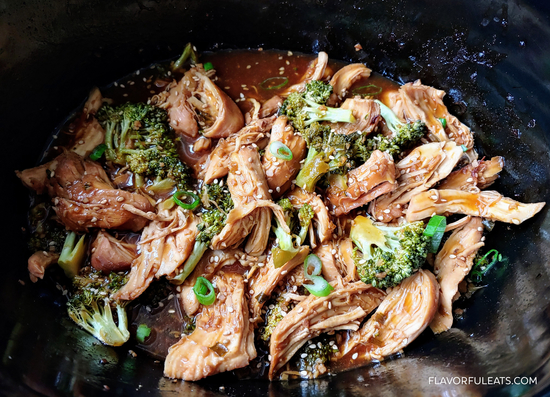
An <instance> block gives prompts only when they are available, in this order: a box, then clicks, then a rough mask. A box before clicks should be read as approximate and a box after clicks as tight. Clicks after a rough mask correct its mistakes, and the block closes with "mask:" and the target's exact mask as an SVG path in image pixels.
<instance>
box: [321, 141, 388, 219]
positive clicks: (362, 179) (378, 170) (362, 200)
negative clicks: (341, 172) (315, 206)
mask: <svg viewBox="0 0 550 397" xmlns="http://www.w3.org/2000/svg"><path fill="white" fill-rule="evenodd" d="M395 176H396V175H395V165H394V163H393V158H392V157H391V156H390V155H389V154H388V153H385V152H381V151H379V150H375V151H374V152H373V153H372V155H371V156H370V158H369V159H368V160H367V162H365V163H363V165H361V166H359V167H357V168H356V169H354V170H351V171H350V172H348V174H347V178H348V179H347V181H346V180H345V178H340V177H338V176H334V177H332V178H331V179H330V182H331V183H330V185H329V187H328V189H327V196H328V200H329V201H330V203H331V204H332V206H333V208H334V214H335V215H336V216H340V215H342V214H347V213H348V212H350V211H351V210H353V209H355V208H358V207H361V206H363V205H365V204H367V203H369V202H371V201H372V200H374V199H375V198H376V197H378V196H380V195H382V194H385V193H389V192H391V191H392V190H393V189H394V188H395V187H396V186H397V185H396V183H395ZM339 181H341V182H342V183H341V184H340V183H338V182H339Z"/></svg>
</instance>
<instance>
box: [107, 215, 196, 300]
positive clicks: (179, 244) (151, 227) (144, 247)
mask: <svg viewBox="0 0 550 397" xmlns="http://www.w3.org/2000/svg"><path fill="white" fill-rule="evenodd" d="M159 218H160V219H159V220H154V221H152V222H151V223H149V224H148V225H147V226H146V227H145V229H143V232H142V234H141V239H140V241H139V243H138V246H139V248H140V254H139V256H138V257H137V258H136V259H134V261H133V262H132V268H131V270H130V275H129V278H128V282H127V283H126V284H125V285H124V286H123V287H122V288H121V289H120V290H118V291H117V292H116V294H115V295H114V298H115V299H122V300H134V299H136V298H137V297H138V296H140V295H141V294H142V293H143V291H145V290H146V289H147V287H148V286H149V284H151V282H152V281H153V277H156V278H160V277H161V276H167V275H176V271H177V269H178V267H179V266H181V265H182V264H183V263H184V262H185V260H186V259H187V258H188V257H189V255H191V251H192V250H193V245H194V243H195V237H196V235H197V233H198V230H197V221H198V220H197V218H196V217H195V216H194V215H193V213H192V212H188V211H185V210H183V209H182V208H181V207H179V206H177V205H175V206H173V207H172V209H170V210H162V211H161V212H160V213H159Z"/></svg>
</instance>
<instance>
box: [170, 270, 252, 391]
mask: <svg viewBox="0 0 550 397" xmlns="http://www.w3.org/2000/svg"><path fill="white" fill-rule="evenodd" d="M212 284H213V285H215V289H216V292H217V294H216V301H215V302H214V303H213V304H212V305H210V306H203V307H202V310H201V312H200V314H199V315H197V317H196V319H195V320H196V328H195V330H194V331H193V333H192V334H191V335H183V336H182V338H181V340H180V341H179V342H178V343H176V344H175V345H173V346H171V347H170V349H168V356H167V357H166V361H165V363H164V375H165V376H167V377H169V378H179V379H183V380H186V381H195V380H199V379H202V378H205V377H207V376H210V375H214V374H217V373H220V372H225V371H231V370H233V369H236V368H242V367H245V366H247V365H248V364H249V363H250V360H252V359H254V358H255V357H256V348H255V347H254V328H253V325H252V324H251V323H250V322H249V321H248V308H247V304H246V298H245V295H244V282H243V278H242V276H241V275H239V274H235V273H224V272H220V273H219V274H217V275H216V276H214V278H213V280H212Z"/></svg>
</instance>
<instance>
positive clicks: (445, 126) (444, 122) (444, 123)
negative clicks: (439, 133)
mask: <svg viewBox="0 0 550 397" xmlns="http://www.w3.org/2000/svg"><path fill="white" fill-rule="evenodd" d="M438 120H439V122H440V123H441V126H442V127H443V128H447V120H446V119H444V118H443V117H441V118H438Z"/></svg>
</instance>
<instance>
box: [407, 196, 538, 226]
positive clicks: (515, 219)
mask: <svg viewBox="0 0 550 397" xmlns="http://www.w3.org/2000/svg"><path fill="white" fill-rule="evenodd" d="M545 204H546V203H544V202H542V203H533V204H523V203H520V202H518V201H515V200H512V199H511V198H508V197H504V196H503V195H501V194H500V193H498V192H496V191H493V190H485V191H483V192H480V193H470V192H463V191H460V190H429V191H427V192H423V193H420V194H418V195H416V196H414V197H413V198H412V200H411V202H410V204H409V208H408V209H407V222H414V221H418V220H421V219H426V218H429V217H430V216H432V214H444V213H446V212H450V213H453V214H464V215H471V216H480V217H483V218H487V219H491V220H494V221H500V222H506V223H513V224H515V225H519V224H520V223H522V222H523V221H525V220H527V219H529V218H532V217H533V216H535V214H537V213H538V212H539V211H540V210H541V209H542V208H543V207H544V205H545Z"/></svg>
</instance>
